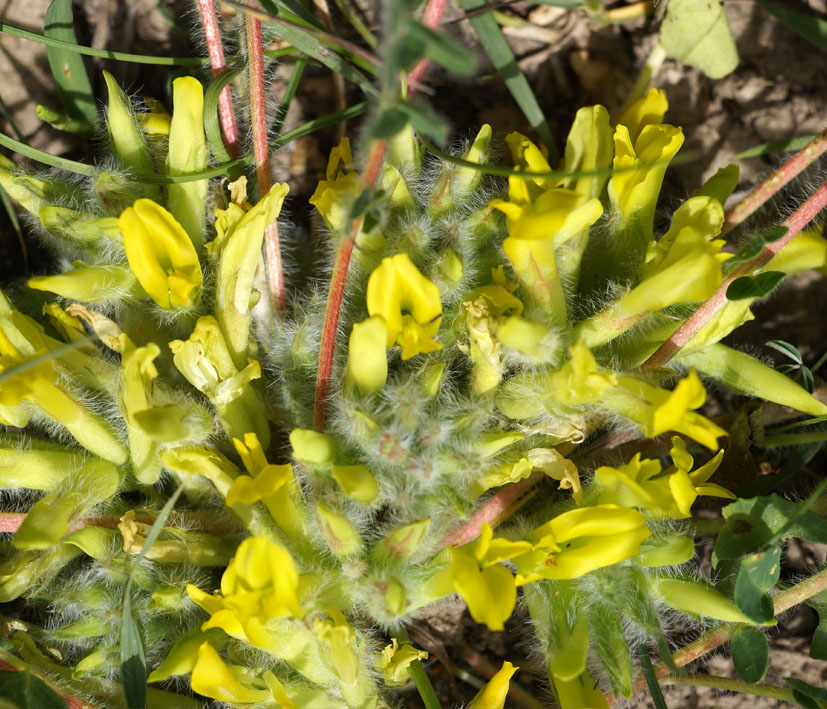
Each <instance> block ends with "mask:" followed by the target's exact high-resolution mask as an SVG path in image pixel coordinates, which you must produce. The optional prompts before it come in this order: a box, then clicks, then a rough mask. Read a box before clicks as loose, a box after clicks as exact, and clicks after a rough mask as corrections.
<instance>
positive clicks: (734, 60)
mask: <svg viewBox="0 0 827 709" xmlns="http://www.w3.org/2000/svg"><path fill="white" fill-rule="evenodd" d="M660 43H661V45H662V46H663V48H664V49H665V50H666V52H667V53H668V54H669V55H671V56H673V57H675V59H678V60H679V61H682V62H683V63H684V64H688V65H689V66H694V67H695V68H697V69H700V70H701V71H702V72H703V73H704V74H706V75H707V76H708V77H709V78H710V79H721V78H723V77H725V76H726V75H727V74H729V73H730V72H732V71H733V70H734V69H735V67H736V66H738V50H737V49H736V48H735V40H734V39H733V38H732V32H730V29H729V22H728V21H727V17H726V12H725V11H724V5H723V3H722V2H721V0H670V2H669V5H667V7H666V17H664V18H663V24H661V26H660Z"/></svg>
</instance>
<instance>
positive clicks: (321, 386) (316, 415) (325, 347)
mask: <svg viewBox="0 0 827 709" xmlns="http://www.w3.org/2000/svg"><path fill="white" fill-rule="evenodd" d="M386 149H387V143H386V142H385V141H384V140H379V141H377V142H375V143H374V144H373V145H372V146H371V150H370V154H369V155H368V161H367V163H366V164H365V172H364V175H363V177H362V185H363V186H364V187H365V188H369V187H372V186H373V185H374V183H375V182H376V180H377V178H378V177H379V169H380V168H381V167H382V161H383V160H384V158H385V150H386ZM361 226H362V219H361V217H358V218H356V219H354V220H353V226H352V227H351V230H350V235H349V236H348V237H347V238H346V239H344V240H343V241H342V243H341V244H339V249H338V251H337V252H336V260H335V261H334V263H333V273H332V275H331V276H330V291H329V292H328V294H327V305H326V307H325V311H324V328H323V329H322V342H321V346H320V348H319V369H318V371H317V373H316V402H315V407H314V410H313V427H314V428H315V429H316V430H317V431H324V428H325V424H326V422H327V397H328V395H329V394H330V381H331V377H332V373H333V355H334V354H335V352H336V332H337V331H338V329H339V311H340V310H341V308H342V296H343V295H344V292H345V282H346V281H347V269H348V266H349V265H350V257H351V255H352V254H353V245H354V244H355V243H356V236H357V234H358V233H359V227H361Z"/></svg>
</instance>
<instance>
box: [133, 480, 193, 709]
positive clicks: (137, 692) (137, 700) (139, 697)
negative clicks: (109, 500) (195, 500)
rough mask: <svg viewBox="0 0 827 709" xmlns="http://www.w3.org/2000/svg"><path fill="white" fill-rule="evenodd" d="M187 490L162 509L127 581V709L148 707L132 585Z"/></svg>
mask: <svg viewBox="0 0 827 709" xmlns="http://www.w3.org/2000/svg"><path fill="white" fill-rule="evenodd" d="M183 491H184V485H183V484H181V485H179V486H178V489H177V490H176V491H175V492H174V493H173V494H172V497H170V498H169V500H167V502H166V504H165V505H164V506H163V508H162V509H161V512H160V513H159V514H158V517H157V519H156V520H155V523H154V524H153V525H152V528H151V529H150V530H149V534H147V535H146V541H145V542H144V545H143V547H142V548H141V551H140V553H139V554H138V555H137V556H136V557H135V560H134V561H133V562H132V568H131V569H130V571H129V577H128V578H127V580H126V587H125V588H124V592H123V607H122V616H121V673H122V675H123V689H124V697H125V698H126V706H127V709H145V707H146V678H147V674H146V657H145V655H144V645H143V642H142V641H141V634H140V632H139V630H138V626H137V624H136V623H135V617H134V615H133V614H132V584H133V583H134V580H135V572H136V570H137V569H138V566H139V565H140V563H141V561H142V560H143V558H144V557H145V556H146V553H147V552H148V551H149V550H150V548H151V547H152V545H153V544H154V543H155V540H156V539H158V535H159V534H160V533H161V530H162V529H163V527H164V524H165V523H166V521H167V517H169V514H170V512H172V508H173V507H175V503H176V502H177V501H178V498H179V497H180V496H181V493H182V492H183Z"/></svg>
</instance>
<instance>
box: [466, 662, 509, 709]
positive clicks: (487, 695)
mask: <svg viewBox="0 0 827 709" xmlns="http://www.w3.org/2000/svg"><path fill="white" fill-rule="evenodd" d="M519 669H520V668H519V667H514V665H512V664H511V663H510V662H508V661H505V662H503V666H502V667H501V668H500V669H499V670H498V671H497V673H496V674H495V675H494V676H493V677H492V678H491V679H490V681H489V682H488V684H486V685H485V686H484V687H483V688H482V689H481V690H480V691H479V693H478V694H477V695H476V696H475V697H474V698H473V699H472V700H471V703H470V704H469V705H468V709H503V707H505V700H506V697H507V696H508V689H509V685H510V680H511V677H512V676H513V675H514V673H515V672H516V671H517V670H519Z"/></svg>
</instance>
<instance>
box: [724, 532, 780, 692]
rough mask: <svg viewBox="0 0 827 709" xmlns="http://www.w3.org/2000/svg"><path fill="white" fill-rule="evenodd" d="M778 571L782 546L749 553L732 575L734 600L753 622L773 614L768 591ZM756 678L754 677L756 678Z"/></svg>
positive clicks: (763, 619)
mask: <svg viewBox="0 0 827 709" xmlns="http://www.w3.org/2000/svg"><path fill="white" fill-rule="evenodd" d="M780 572H781V547H780V546H775V547H773V548H772V549H770V550H768V551H765V552H760V553H758V554H750V555H749V556H748V557H746V558H745V559H743V560H742V561H741V565H740V566H739V567H738V575H737V576H736V577H735V604H736V605H737V606H738V608H739V609H740V610H741V612H742V613H743V614H744V615H746V616H747V617H749V618H750V619H751V620H754V621H755V622H756V623H766V622H768V621H770V620H772V619H773V618H774V617H775V611H774V609H773V605H772V598H770V595H769V594H768V593H767V591H769V590H770V589H771V588H772V587H773V586H775V584H776V583H777V582H778V576H779V574H780ZM756 681H757V680H756Z"/></svg>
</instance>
